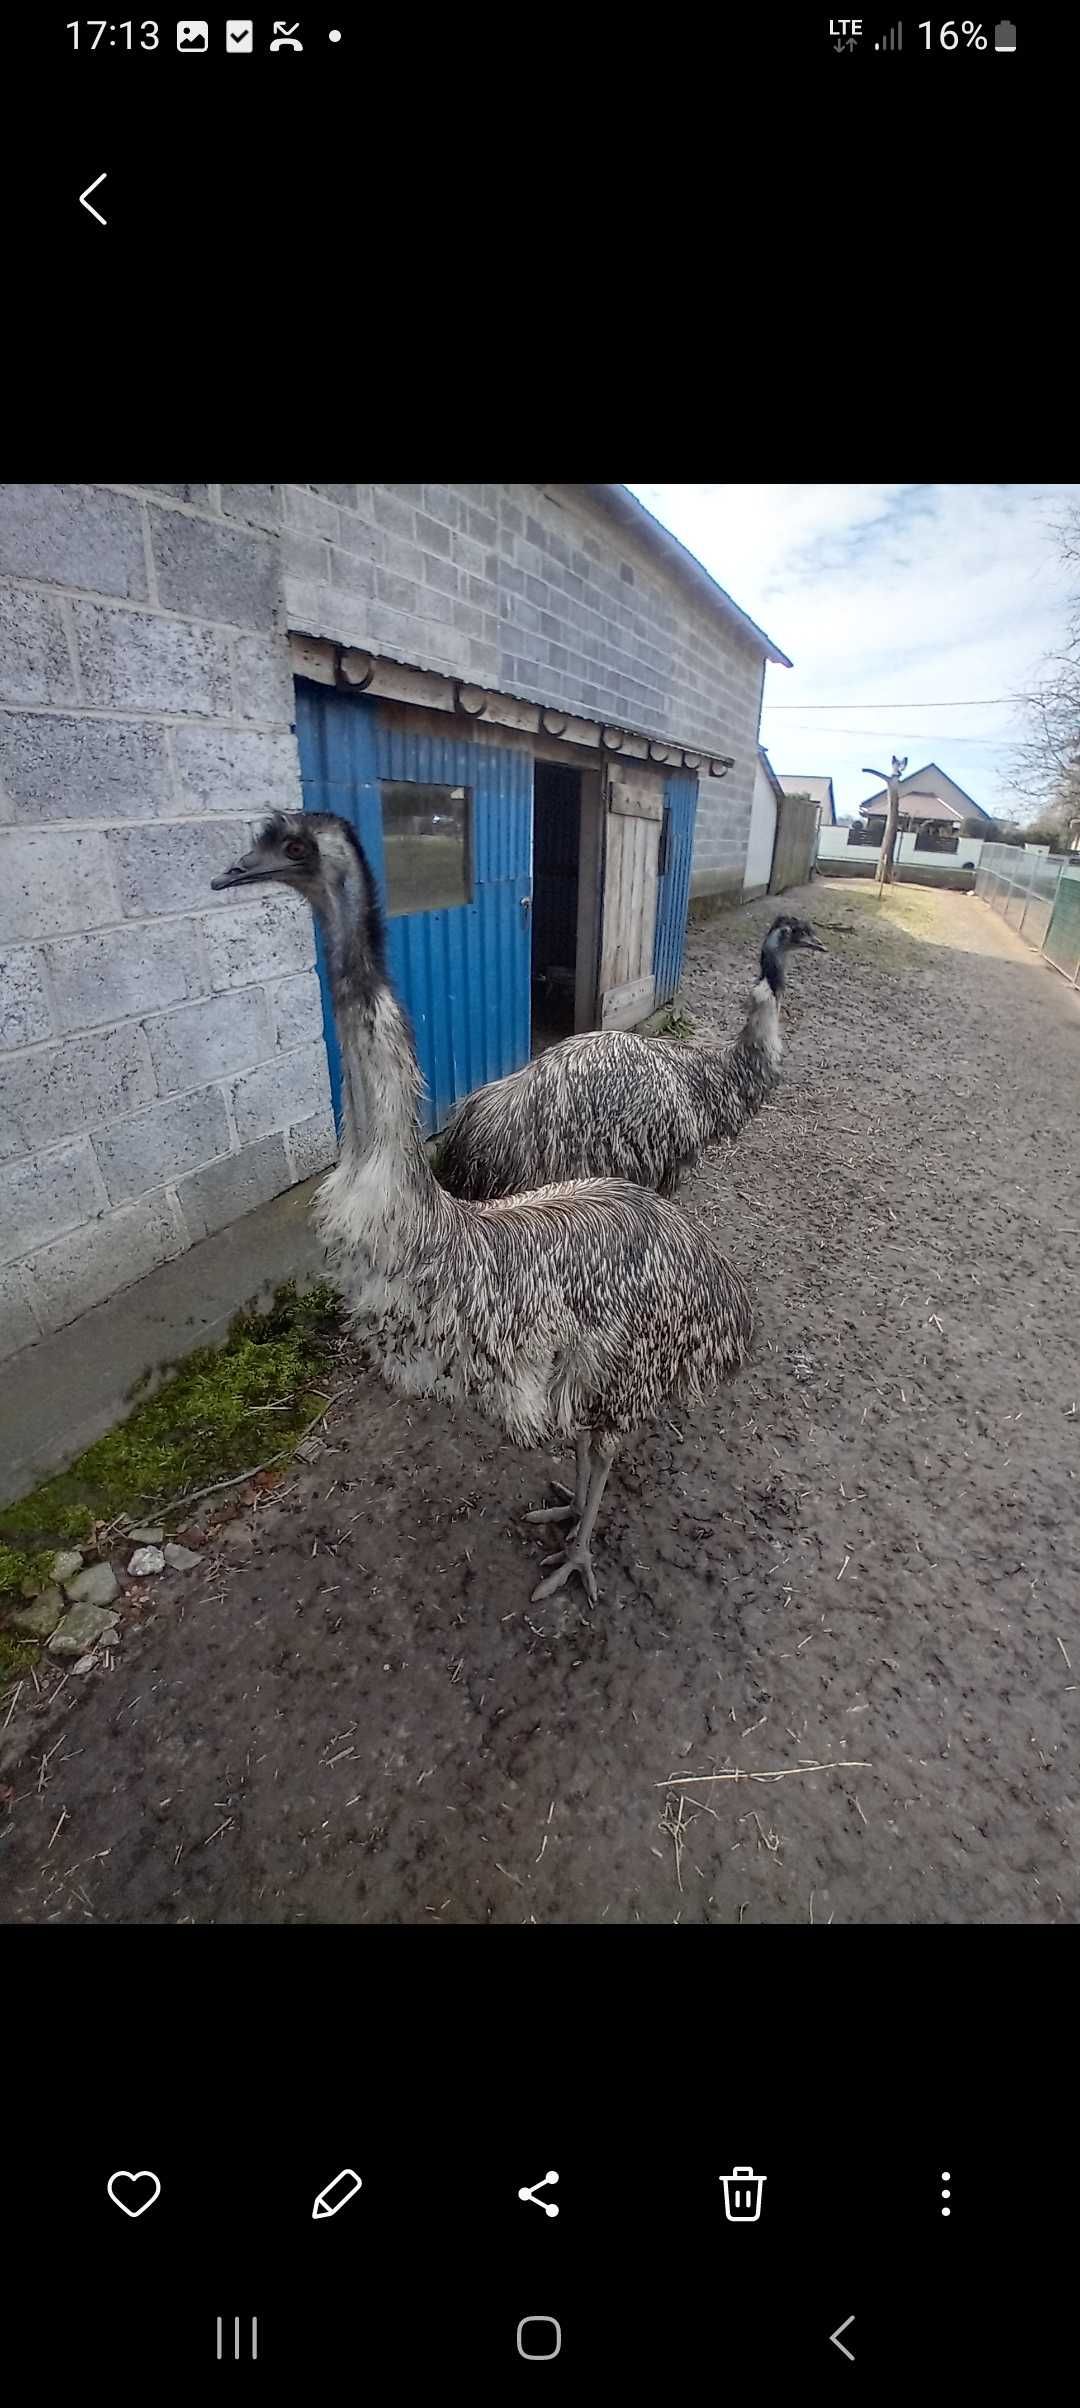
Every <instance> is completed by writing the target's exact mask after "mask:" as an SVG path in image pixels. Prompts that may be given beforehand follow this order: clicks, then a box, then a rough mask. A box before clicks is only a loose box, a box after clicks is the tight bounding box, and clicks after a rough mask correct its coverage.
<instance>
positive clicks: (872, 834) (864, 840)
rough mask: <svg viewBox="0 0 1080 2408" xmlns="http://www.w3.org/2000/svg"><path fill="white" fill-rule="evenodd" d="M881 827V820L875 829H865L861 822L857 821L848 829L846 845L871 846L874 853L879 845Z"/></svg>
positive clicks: (882, 822) (882, 824)
mask: <svg viewBox="0 0 1080 2408" xmlns="http://www.w3.org/2000/svg"><path fill="white" fill-rule="evenodd" d="M883 826H884V821H883V820H879V821H878V823H877V826H876V827H867V826H866V824H865V822H864V821H863V820H861V819H857V820H856V822H855V825H854V827H853V828H849V829H848V843H849V844H872V845H873V847H874V850H875V852H876V851H877V848H878V846H879V845H880V843H881V831H882V828H883Z"/></svg>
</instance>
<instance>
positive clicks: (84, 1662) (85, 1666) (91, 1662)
mask: <svg viewBox="0 0 1080 2408" xmlns="http://www.w3.org/2000/svg"><path fill="white" fill-rule="evenodd" d="M96 1663H97V1657H96V1655H84V1656H80V1657H79V1661H78V1663H77V1664H73V1665H72V1667H71V1669H72V1671H73V1672H92V1671H93V1669H94V1666H95V1664H96Z"/></svg>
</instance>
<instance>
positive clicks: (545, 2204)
mask: <svg viewBox="0 0 1080 2408" xmlns="http://www.w3.org/2000/svg"><path fill="white" fill-rule="evenodd" d="M558 2179H559V2177H558V2175H557V2174H543V2175H541V2178H540V2180H539V2182H534V2184H533V2186H532V2189H531V2191H530V2190H527V2189H526V2188H525V2186H524V2184H523V2185H522V2188H521V2189H520V2191H519V2192H518V2198H519V2199H525V2200H529V2199H531V2200H532V2203H533V2206H534V2207H540V2208H542V2209H543V2211H544V2214H545V2216H557V2215H558V2212H559V2210H558V2208H557V2207H556V2205H555V2201H554V2199H538V2198H537V2196H536V2194H537V2191H542V2190H544V2189H546V2187H547V2184H548V2183H549V2182H557V2181H558Z"/></svg>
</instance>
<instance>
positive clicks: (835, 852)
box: [818, 828, 1027, 869]
mask: <svg viewBox="0 0 1080 2408" xmlns="http://www.w3.org/2000/svg"><path fill="white" fill-rule="evenodd" d="M985 842H986V838H985V837H983V836H962V837H961V839H960V843H959V845H958V847H957V850H956V852H955V853H927V852H925V851H918V852H917V851H916V849H915V838H914V836H913V834H912V832H911V830H910V828H909V829H906V830H905V832H904V834H903V835H902V836H901V838H900V841H899V843H898V845H897V848H896V859H897V861H925V862H927V863H931V862H934V861H940V862H944V863H946V865H948V864H951V866H952V867H953V869H963V867H964V864H965V862H967V861H970V862H972V863H973V864H974V866H975V868H976V869H978V866H979V862H980V860H981V858H982V849H983V845H984V844H985ZM1025 850H1027V848H1026V847H1025ZM879 851H880V847H879V846H878V845H870V844H852V845H849V843H848V830H847V829H846V828H822V829H821V830H820V833H819V836H818V858H819V860H821V861H852V862H855V861H876V859H877V856H878V852H879Z"/></svg>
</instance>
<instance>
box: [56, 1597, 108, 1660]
mask: <svg viewBox="0 0 1080 2408" xmlns="http://www.w3.org/2000/svg"><path fill="white" fill-rule="evenodd" d="M115 1622H116V1616H115V1614H108V1613H106V1612H105V1609H104V1607H103V1606H100V1605H73V1606H72V1608H71V1610H70V1612H69V1613H67V1614H65V1616H64V1619H63V1621H62V1622H61V1624H60V1626H59V1628H58V1629H57V1630H54V1632H53V1635H52V1638H51V1639H50V1640H49V1654H50V1655H54V1656H74V1657H75V1658H76V1659H77V1658H78V1657H79V1656H81V1655H83V1654H85V1652H86V1649H87V1647H93V1646H95V1645H96V1643H97V1641H98V1640H99V1639H100V1638H101V1636H102V1633H103V1632H104V1631H107V1630H111V1629H113V1627H114V1626H115Z"/></svg>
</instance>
